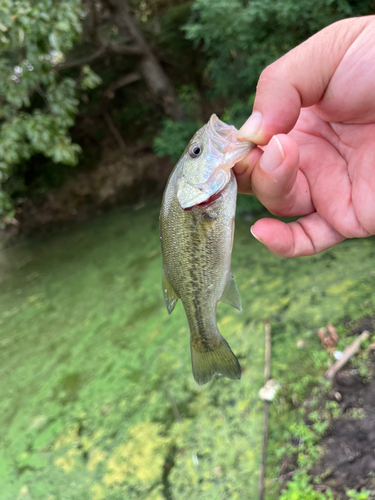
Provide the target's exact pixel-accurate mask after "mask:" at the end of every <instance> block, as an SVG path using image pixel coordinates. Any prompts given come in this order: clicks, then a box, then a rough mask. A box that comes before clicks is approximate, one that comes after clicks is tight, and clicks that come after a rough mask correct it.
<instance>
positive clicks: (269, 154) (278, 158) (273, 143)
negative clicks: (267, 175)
mask: <svg viewBox="0 0 375 500" xmlns="http://www.w3.org/2000/svg"><path fill="white" fill-rule="evenodd" d="M284 160H285V154H284V150H283V147H282V145H281V142H280V141H279V139H278V138H277V137H276V136H275V135H274V136H273V137H272V139H271V140H270V142H269V144H268V146H267V147H266V149H265V151H264V153H263V154H262V156H261V158H260V161H259V164H260V166H261V168H262V170H264V171H265V172H273V171H274V170H276V169H277V167H279V166H280V165H281V163H282V162H283V161H284Z"/></svg>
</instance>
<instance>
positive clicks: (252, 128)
mask: <svg viewBox="0 0 375 500" xmlns="http://www.w3.org/2000/svg"><path fill="white" fill-rule="evenodd" d="M261 125H262V115H261V114H260V113H259V111H254V113H253V114H252V115H251V116H250V118H248V119H247V120H246V122H245V123H244V124H243V125H242V127H241V128H240V130H239V131H238V133H237V139H246V140H248V141H251V140H252V139H253V138H254V136H256V135H257V133H258V132H259V130H260V126H261Z"/></svg>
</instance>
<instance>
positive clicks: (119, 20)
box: [102, 0, 186, 120]
mask: <svg viewBox="0 0 375 500" xmlns="http://www.w3.org/2000/svg"><path fill="white" fill-rule="evenodd" d="M102 1H103V3H104V4H105V5H106V6H107V7H108V9H109V10H110V13H111V17H112V20H113V23H114V24H115V25H116V26H117V28H118V30H119V33H120V35H122V36H123V37H124V38H128V37H129V35H131V37H132V38H133V40H134V42H135V44H136V45H137V46H138V47H139V48H140V49H141V51H142V55H141V56H140V57H141V60H140V63H139V69H140V71H141V73H142V76H143V78H144V79H145V82H146V84H147V87H148V88H149V90H150V92H151V94H152V95H153V97H154V98H155V100H156V101H157V102H159V103H161V104H162V106H163V108H164V111H165V113H166V114H167V115H168V116H170V117H171V118H172V119H173V120H182V119H184V118H186V116H185V113H184V111H183V110H182V108H181V106H180V103H179V101H178V98H177V96H176V93H175V91H174V88H173V85H172V84H171V82H170V80H169V78H168V76H167V75H166V74H165V72H164V70H163V68H162V67H161V65H160V64H159V61H158V60H157V59H156V57H155V56H154V54H153V53H152V51H151V50H150V47H149V46H148V44H147V42H146V41H145V39H144V38H143V36H142V34H141V33H140V31H139V30H138V28H137V26H136V22H135V20H134V19H133V17H132V15H131V13H130V10H129V6H128V4H127V2H126V0H102Z"/></svg>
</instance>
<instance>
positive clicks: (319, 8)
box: [185, 0, 373, 100]
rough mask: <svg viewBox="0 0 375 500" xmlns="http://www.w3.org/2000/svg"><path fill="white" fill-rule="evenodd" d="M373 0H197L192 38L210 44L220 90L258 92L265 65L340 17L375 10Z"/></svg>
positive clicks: (238, 94) (211, 70) (239, 94)
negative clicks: (352, 0) (353, 0)
mask: <svg viewBox="0 0 375 500" xmlns="http://www.w3.org/2000/svg"><path fill="white" fill-rule="evenodd" d="M372 9H373V5H372V2H371V1H370V0H366V1H364V2H349V1H346V0H333V1H332V0H321V1H319V2H311V1H310V0H251V1H249V0H217V1H215V2H212V1H211V0H195V1H194V3H193V5H192V16H191V19H190V21H189V23H187V25H186V26H185V30H186V34H187V37H188V38H189V39H191V40H193V41H194V42H195V43H196V44H199V43H202V42H203V44H204V51H205V53H206V55H207V57H208V63H207V72H208V74H209V75H210V78H211V81H212V85H213V89H214V91H215V93H216V94H219V95H226V96H229V97H230V98H231V99H232V100H233V99H238V98H246V97H247V96H248V95H249V94H250V93H252V92H253V91H254V88H255V84H256V82H257V79H258V77H259V74H260V73H261V71H262V69H263V68H264V67H265V66H267V65H268V64H270V63H271V62H273V61H274V60H275V59H277V58H278V57H280V56H281V55H283V54H284V53H285V52H287V51H288V50H290V49H291V48H293V47H294V46H295V45H297V44H299V43H301V42H302V41H304V40H305V39H306V38H308V37H309V36H311V35H312V34H313V33H315V32H317V31H319V30H320V29H322V28H324V27H325V26H327V25H328V24H331V23H333V22H335V21H338V20H339V19H343V18H345V17H350V16H356V15H364V14H370V13H372Z"/></svg>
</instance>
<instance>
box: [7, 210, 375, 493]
mask: <svg viewBox="0 0 375 500" xmlns="http://www.w3.org/2000/svg"><path fill="white" fill-rule="evenodd" d="M158 212H159V204H157V203H151V204H148V205H146V206H145V207H144V208H142V209H140V210H137V211H135V210H133V209H122V210H118V211H116V212H113V213H111V214H106V215H102V216H100V217H99V218H97V219H96V220H93V221H90V222H88V223H85V224H77V225H76V226H74V227H72V228H69V229H64V230H62V231H61V232H60V233H59V234H56V235H53V236H48V237H42V238H40V237H39V238H37V239H34V240H32V241H26V242H22V243H18V244H16V245H14V246H12V247H11V248H8V249H7V250H3V251H2V253H1V258H0V348H1V349H0V377H1V385H0V401H1V411H0V436H1V438H0V484H1V500H14V499H15V498H20V499H22V498H25V499H26V498H31V499H32V500H39V499H40V500H42V499H43V500H45V499H48V500H60V499H61V500H68V499H69V500H73V499H74V500H85V499H90V500H103V499H105V500H115V499H124V498H126V499H127V500H128V499H129V500H131V499H133V498H134V499H137V500H142V499H153V500H161V499H178V500H183V499H191V498H199V499H200V500H205V499H212V500H217V499H228V498H231V499H235V498H239V499H244V498H251V499H253V498H255V497H256V491H257V480H258V466H259V459H260V440H261V425H262V404H261V402H260V401H259V400H258V396H257V393H258V390H259V389H260V387H261V386H262V382H263V359H264V328H263V318H264V317H269V318H270V319H271V323H272V332H273V375H274V376H276V377H277V378H279V379H280V380H281V381H283V380H286V379H288V377H290V373H291V372H292V374H293V376H297V377H298V376H299V374H301V375H302V374H303V373H304V372H305V371H306V370H308V369H309V366H310V364H309V363H310V358H311V349H310V350H309V349H306V350H299V349H297V348H296V342H297V340H298V339H300V338H301V337H303V336H304V335H305V334H306V332H307V333H308V332H309V331H312V330H313V329H315V328H318V327H320V326H322V325H324V324H325V323H326V322H327V321H332V322H334V323H335V322H338V321H339V320H341V319H342V318H344V317H345V316H360V315H364V314H366V313H367V312H368V311H369V310H372V304H373V302H374V294H373V292H372V290H373V281H374V280H375V277H374V275H375V260H374V256H375V245H374V240H372V239H368V240H362V241H348V242H345V243H343V244H342V245H340V246H339V247H337V248H336V249H333V250H329V251H327V252H325V253H324V254H321V255H319V256H316V257H311V258H300V259H293V260H285V259H280V258H278V257H276V256H273V255H272V254H270V253H269V252H268V251H267V250H266V249H265V248H264V247H263V246H262V245H261V244H260V243H258V242H257V241H256V240H255V239H254V238H252V237H251V236H250V233H249V223H245V222H244V221H241V220H240V221H238V223H237V227H236V234H235V245H234V253H233V261H232V272H233V274H234V275H235V278H236V282H237V284H238V288H239V290H240V293H241V296H242V304H243V311H242V312H241V313H239V312H238V311H236V310H234V309H233V308H231V307H230V306H228V305H225V304H219V307H218V324H219V329H220V331H221V333H222V334H223V335H224V336H225V337H226V339H227V340H228V342H229V343H230V345H231V347H232V349H233V351H234V352H235V353H236V354H237V356H238V358H239V360H240V363H241V365H242V367H243V376H242V379H241V381H231V380H227V379H216V380H214V381H213V382H211V383H210V384H208V385H206V386H204V387H203V388H200V387H198V386H197V385H196V384H195V382H194V379H193V377H192V375H191V366H190V347H189V335H188V328H187V320H186V318H185V316H184V313H183V308H182V305H181V303H178V305H177V306H176V309H175V311H174V312H173V314H172V315H171V316H170V317H168V314H167V311H166V309H165V306H164V302H163V297H162V293H161V283H160V279H161V255H160V249H159V235H158ZM309 338H310V337H309ZM309 342H310V347H311V348H312V349H318V348H320V347H319V343H318V341H317V340H316V339H315V336H313V337H312V338H311V340H309ZM270 425H271V431H272V425H273V423H272V421H271V422H270Z"/></svg>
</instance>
